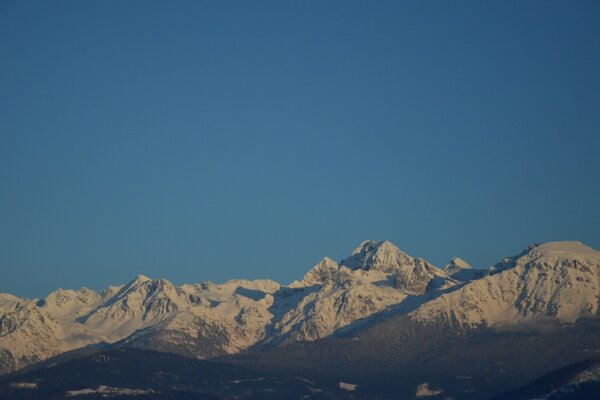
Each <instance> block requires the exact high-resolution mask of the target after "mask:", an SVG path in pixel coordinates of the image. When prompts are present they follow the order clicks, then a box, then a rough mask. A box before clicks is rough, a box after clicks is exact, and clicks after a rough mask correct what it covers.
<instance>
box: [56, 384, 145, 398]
mask: <svg viewBox="0 0 600 400" xmlns="http://www.w3.org/2000/svg"><path fill="white" fill-rule="evenodd" d="M149 393H156V392H155V391H154V390H152V389H131V388H117V387H110V386H104V385H101V386H98V388H97V389H89V388H88V389H81V390H69V391H67V396H69V397H72V396H83V395H87V394H101V395H104V396H116V395H121V396H139V395H142V394H149Z"/></svg>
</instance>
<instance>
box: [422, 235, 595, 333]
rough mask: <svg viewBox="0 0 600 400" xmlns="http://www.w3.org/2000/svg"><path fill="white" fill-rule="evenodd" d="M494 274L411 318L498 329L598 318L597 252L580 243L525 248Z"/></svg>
mask: <svg viewBox="0 0 600 400" xmlns="http://www.w3.org/2000/svg"><path fill="white" fill-rule="evenodd" d="M499 267H500V268H499ZM493 271H494V272H493V273H492V274H491V275H488V276H485V277H483V278H481V279H478V280H474V281H472V282H470V283H469V284H468V285H465V286H464V287H462V288H460V289H459V290H456V291H454V292H452V293H448V294H444V295H442V296H440V297H438V298H437V299H434V300H432V301H430V302H428V303H425V304H423V305H422V306H421V307H419V309H417V310H415V311H414V312H413V313H412V315H413V316H414V317H415V318H417V319H421V320H431V319H444V320H447V321H450V322H452V323H457V324H459V325H480V324H485V325H488V326H495V325H498V326H499V325H503V324H511V323H516V322H523V321H532V320H539V319H543V318H553V319H556V320H560V321H565V322H573V321H575V320H577V319H578V318H580V317H582V316H595V315H597V314H598V306H599V303H600V252H598V251H596V250H594V249H591V248H590V247H587V246H585V245H583V244H582V243H581V242H554V243H546V244H543V245H536V246H530V247H529V248H528V250H526V251H525V252H523V253H521V254H520V255H518V256H515V257H512V258H505V259H504V260H503V261H502V262H501V264H500V265H498V264H497V265H496V267H495V268H494V270H493Z"/></svg>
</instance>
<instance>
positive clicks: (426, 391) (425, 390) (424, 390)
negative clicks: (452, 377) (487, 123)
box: [415, 382, 443, 398]
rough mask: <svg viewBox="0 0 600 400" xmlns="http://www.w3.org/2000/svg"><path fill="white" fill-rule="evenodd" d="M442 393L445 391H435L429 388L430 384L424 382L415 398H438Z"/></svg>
mask: <svg viewBox="0 0 600 400" xmlns="http://www.w3.org/2000/svg"><path fill="white" fill-rule="evenodd" d="M440 393H443V390H441V389H433V388H431V387H430V386H429V383H427V382H424V383H421V384H420V385H419V386H417V392H416V393H415V396H416V397H417V398H422V397H431V396H437V395H438V394H440Z"/></svg>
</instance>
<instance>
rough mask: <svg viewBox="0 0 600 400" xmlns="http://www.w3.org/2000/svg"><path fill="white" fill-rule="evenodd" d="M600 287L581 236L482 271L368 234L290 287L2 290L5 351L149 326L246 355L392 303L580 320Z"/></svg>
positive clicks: (484, 320) (33, 355) (37, 354)
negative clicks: (211, 334)
mask: <svg viewBox="0 0 600 400" xmlns="http://www.w3.org/2000/svg"><path fill="white" fill-rule="evenodd" d="M455 285H458V286H456V288H454V286H455ZM455 289H456V290H455ZM598 293H600V252H598V251H596V250H594V249H591V248H589V247H587V246H585V245H583V244H582V243H580V242H553V243H546V244H542V245H537V246H530V247H529V248H528V249H527V250H525V251H524V252H523V253H521V254H519V255H518V256H515V257H507V258H505V259H504V260H503V261H502V262H501V263H499V264H497V268H496V270H495V271H494V273H493V274H491V275H485V276H483V272H482V271H481V270H475V269H471V268H470V266H469V265H468V264H467V263H466V262H465V261H463V260H461V259H460V258H453V259H452V260H451V262H450V263H449V264H447V265H446V267H444V270H442V269H439V268H437V267H435V266H433V265H432V264H430V263H428V262H427V261H426V260H424V259H421V258H415V257H412V256H410V255H408V254H406V253H404V252H402V251H400V250H399V249H398V248H397V247H396V246H394V245H393V244H392V243H390V242H387V241H383V242H374V241H366V242H363V243H362V244H361V245H360V246H359V247H357V248H356V249H355V250H354V251H353V252H352V254H351V255H350V256H349V257H348V258H346V259H345V260H343V261H342V262H341V263H340V264H338V263H336V262H335V261H333V260H332V259H330V258H328V257H325V258H323V259H322V260H321V261H320V262H319V263H318V264H317V265H315V266H314V267H313V268H312V269H310V270H309V271H308V272H307V273H306V274H305V275H304V277H303V278H302V279H301V280H299V281H294V282H292V284H290V285H289V286H282V285H280V284H279V283H277V282H275V281H272V280H268V279H258V280H245V279H237V280H231V281H228V282H225V283H222V284H216V283H212V282H204V283H197V284H184V285H181V286H177V285H174V284H173V283H171V282H169V281H167V280H165V279H151V278H149V277H147V276H145V275H138V276H137V277H136V278H135V279H133V280H132V281H131V282H129V283H127V284H126V285H123V286H110V287H108V288H107V289H105V290H103V291H101V292H100V293H96V292H94V291H93V290H90V289H87V288H81V289H79V290H63V289H57V290H56V291H54V292H52V293H51V294H50V295H48V297H46V299H45V300H44V301H38V300H37V299H33V300H29V299H21V298H18V297H16V296H13V295H10V294H0V317H2V321H3V322H2V324H1V325H0V349H7V350H8V351H10V352H11V353H12V355H13V356H14V358H15V359H16V360H18V361H17V362H18V365H17V368H21V367H23V366H26V365H27V364H28V363H29V362H31V361H34V360H38V359H41V360H43V359H46V358H48V357H51V356H54V355H57V354H60V353H62V352H65V351H69V350H73V349H76V348H80V347H84V346H88V345H91V344H96V343H101V342H106V343H113V342H116V341H119V340H123V339H126V338H131V337H133V336H132V335H136V334H138V333H139V332H146V331H148V330H162V329H168V330H172V331H176V332H182V333H185V334H188V335H190V336H191V337H198V336H199V335H203V334H205V331H203V329H207V327H210V329H215V331H216V332H219V335H220V337H221V338H222V339H223V344H222V345H220V346H222V350H223V351H225V352H227V353H236V352H239V351H241V350H244V349H247V348H248V347H250V346H252V345H254V344H256V343H258V342H265V343H277V342H279V341H284V340H291V341H297V340H315V339H319V338H322V337H326V336H328V335H331V334H332V333H333V332H335V331H337V330H339V329H342V328H345V327H354V326H357V325H358V324H367V323H370V321H371V319H370V317H371V316H375V315H376V314H377V313H381V312H408V311H409V310H412V311H410V313H409V315H410V316H411V317H413V318H415V319H419V320H431V319H438V318H440V317H441V318H445V319H447V320H449V321H457V323H459V324H461V325H465V326H473V325H479V324H487V325H488V326H493V327H503V326H504V325H506V324H508V323H525V322H528V321H529V322H532V323H537V322H540V321H542V320H543V319H548V318H550V319H556V320H561V321H574V320H576V319H578V318H580V317H582V316H587V315H596V314H597V313H598V310H599V301H600V300H599V296H598ZM173 340H176V339H173Z"/></svg>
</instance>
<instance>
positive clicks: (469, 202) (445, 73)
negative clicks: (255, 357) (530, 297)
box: [0, 0, 600, 297]
mask: <svg viewBox="0 0 600 400" xmlns="http://www.w3.org/2000/svg"><path fill="white" fill-rule="evenodd" d="M598 21H600V2H598V1H595V0H593V1H563V2H551V1H544V2H541V1H521V0H519V1H497V2H481V1H473V2H467V1H464V2H448V1H441V2H436V1H424V2H423V1H415V2H390V3H387V2H383V1H382V2H379V1H378V2H372V1H363V2H351V1H339V2H337V1H325V2H324V1H293V2H292V1H281V0H277V1H273V2H268V1H237V2H229V1H216V0H215V1H191V2H184V1H177V2H152V1H137V2H136V1H126V2H123V1H95V2H92V1H70V2H65V1H52V2H49V1H39V2H32V1H21V0H19V1H6V0H3V1H0V271H1V273H0V292H10V293H14V294H17V295H21V296H30V297H42V296H45V295H46V294H47V293H48V292H49V291H51V290H52V289H54V288H56V287H63V288H78V287H80V286H87V287H91V288H94V289H100V288H103V287H105V286H106V285H108V284H117V283H125V282H127V281H129V280H131V279H133V278H134V277H135V275H137V274H138V273H144V274H146V275H149V276H151V277H164V278H167V279H169V280H171V281H173V282H175V283H182V282H200V281H205V280H212V281H217V282H219V281H225V280H228V279H232V278H237V277H240V278H242V277H243V278H260V277H270V278H273V279H276V280H279V281H281V282H283V283H287V282H289V281H291V280H293V279H295V278H298V277H300V276H302V275H303V273H304V272H305V271H306V270H307V269H308V268H310V267H311V266H312V265H313V264H315V263H316V262H318V261H319V259H320V258H321V257H323V256H325V255H328V256H330V257H332V258H334V259H340V258H342V257H344V256H345V255H347V254H348V253H349V252H350V251H351V250H352V249H353V248H354V247H356V246H357V245H358V244H359V243H360V242H361V241H363V240H365V239H377V240H381V239H388V240H391V241H392V242H394V243H395V244H397V245H398V246H399V247H400V248H401V249H403V250H404V251H406V252H407V253H409V254H411V255H414V256H421V257H423V258H426V259H427V260H429V261H431V262H433V263H434V264H436V265H443V264H444V263H445V262H446V261H447V260H448V259H449V258H450V257H452V256H460V257H462V258H464V259H466V260H467V261H469V262H470V263H471V264H473V265H475V266H477V267H487V266H488V265H490V264H492V263H494V262H496V261H498V260H499V259H501V258H502V257H503V256H506V255H513V254H515V253H518V252H520V251H521V250H522V249H523V248H525V247H526V246H527V245H528V244H529V243H533V242H542V241H552V240H581V241H583V242H584V243H586V244H588V245H591V246H592V247H595V248H597V249H598V248H600V23H598Z"/></svg>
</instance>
